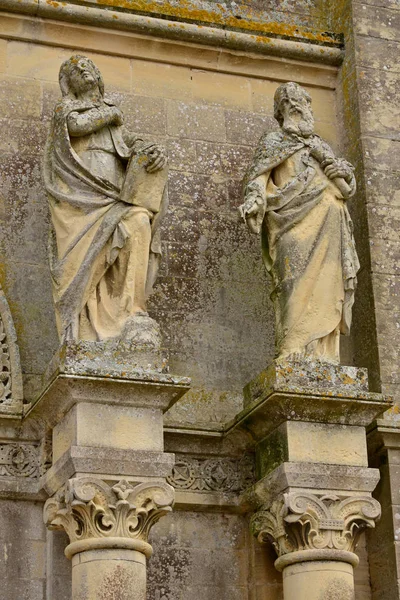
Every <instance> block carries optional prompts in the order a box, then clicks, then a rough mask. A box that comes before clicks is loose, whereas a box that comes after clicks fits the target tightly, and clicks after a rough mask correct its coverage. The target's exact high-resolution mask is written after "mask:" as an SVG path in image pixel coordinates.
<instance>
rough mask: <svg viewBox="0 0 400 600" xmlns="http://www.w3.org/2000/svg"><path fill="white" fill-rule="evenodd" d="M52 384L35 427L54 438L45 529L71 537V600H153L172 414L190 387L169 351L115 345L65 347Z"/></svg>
mask: <svg viewBox="0 0 400 600" xmlns="http://www.w3.org/2000/svg"><path fill="white" fill-rule="evenodd" d="M47 379H48V383H47V384H46V385H45V387H44V391H43V393H42V394H41V395H40V397H39V398H38V400H37V402H36V403H35V404H34V405H33V406H32V408H31V410H30V412H29V414H28V415H27V418H28V419H35V418H40V419H42V420H43V421H44V423H45V425H46V427H47V428H48V429H49V430H51V431H52V464H51V466H50V468H49V470H48V471H47V472H46V473H45V474H44V475H43V477H42V479H41V485H42V488H43V489H44V490H45V491H46V492H47V494H48V495H49V496H50V498H49V499H48V500H47V502H46V505H45V509H44V520H45V522H46V525H47V526H48V527H49V528H50V529H64V530H65V531H66V533H67V534H68V536H69V541H70V543H69V545H68V546H67V548H66V549H65V554H66V556H67V558H69V559H71V560H72V600H113V599H114V598H118V599H119V600H145V598H146V558H148V557H149V556H150V555H151V552H152V548H151V546H150V544H149V543H148V534H149V531H150V529H151V527H152V525H153V524H154V523H156V521H158V519H159V518H160V517H162V516H163V515H165V514H167V513H168V512H169V511H171V510H172V505H173V502H174V489H173V488H172V487H171V486H170V485H169V484H168V483H167V482H166V478H167V477H168V475H169V474H170V473H171V470H172V467H173V465H174V455H173V454H170V453H168V452H164V440H163V413H164V412H165V411H166V410H167V409H168V408H169V407H170V406H171V405H172V404H173V403H174V402H176V401H177V400H178V399H179V398H180V397H181V396H182V395H183V394H184V393H185V392H186V391H187V389H188V387H189V384H190V380H188V379H187V378H185V377H175V376H173V375H171V374H169V373H168V372H167V371H166V369H165V368H164V361H163V353H162V351H161V350H157V352H156V351H155V350H154V349H153V350H151V349H149V348H139V347H137V346H135V345H134V344H133V343H132V344H131V345H129V344H124V345H116V344H115V342H110V343H109V342H94V343H90V342H84V343H82V342H79V343H75V342H71V343H68V344H66V345H65V346H63V347H62V348H61V350H60V351H59V352H58V354H57V355H56V357H55V359H54V361H53V362H52V364H51V367H50V369H49V373H48V376H47Z"/></svg>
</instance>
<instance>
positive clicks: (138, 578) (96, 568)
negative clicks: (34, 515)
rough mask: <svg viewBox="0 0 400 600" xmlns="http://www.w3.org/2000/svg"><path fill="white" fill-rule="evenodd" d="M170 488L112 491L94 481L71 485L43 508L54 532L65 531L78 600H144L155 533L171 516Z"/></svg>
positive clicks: (151, 485)
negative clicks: (152, 533) (159, 523)
mask: <svg viewBox="0 0 400 600" xmlns="http://www.w3.org/2000/svg"><path fill="white" fill-rule="evenodd" d="M173 501H174V490H173V488H172V487H171V486H170V485H168V484H166V483H158V484H156V483H142V484H139V485H133V486H132V485H131V484H130V483H128V482H127V481H126V480H121V481H119V482H118V483H117V484H115V485H113V486H112V487H111V486H110V485H108V484H107V483H105V482H104V481H102V480H101V479H96V478H95V477H82V478H75V479H70V480H69V481H68V482H67V483H66V484H65V485H64V486H63V487H62V488H61V489H60V490H59V491H58V492H57V494H56V495H55V496H54V497H53V498H50V499H49V500H47V502H46V504H45V508H44V515H45V521H46V524H47V526H48V527H49V528H50V529H64V530H65V531H66V532H67V534H68V536H69V539H70V544H69V546H67V548H66V550H65V554H66V555H67V557H68V558H71V559H72V597H73V598H74V600H86V599H93V600H94V599H100V598H105V599H106V598H107V599H108V598H114V597H117V596H118V598H124V599H125V598H126V599H129V600H145V598H146V558H149V557H150V556H151V553H152V548H151V546H150V544H149V543H148V534H149V532H150V529H151V527H152V526H153V525H154V523H156V522H157V521H158V519H160V517H162V516H163V515H165V514H167V513H168V512H169V511H171V510H172V504H173Z"/></svg>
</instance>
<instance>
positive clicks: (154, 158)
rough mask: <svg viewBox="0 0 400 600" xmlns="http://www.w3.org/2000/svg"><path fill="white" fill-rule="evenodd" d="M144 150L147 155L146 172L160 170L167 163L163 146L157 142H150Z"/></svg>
mask: <svg viewBox="0 0 400 600" xmlns="http://www.w3.org/2000/svg"><path fill="white" fill-rule="evenodd" d="M146 152H147V156H148V163H147V167H146V171H147V172H148V173H155V172H156V171H161V169H163V168H164V167H165V165H166V164H167V157H166V155H165V150H164V148H163V147H162V146H159V145H158V144H151V146H149V147H148V148H146Z"/></svg>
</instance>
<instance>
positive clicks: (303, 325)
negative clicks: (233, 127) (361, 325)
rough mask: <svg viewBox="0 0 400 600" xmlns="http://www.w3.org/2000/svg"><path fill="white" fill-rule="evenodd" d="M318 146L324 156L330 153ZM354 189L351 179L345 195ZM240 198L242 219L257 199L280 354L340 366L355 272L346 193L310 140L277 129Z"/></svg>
mask: <svg viewBox="0 0 400 600" xmlns="http://www.w3.org/2000/svg"><path fill="white" fill-rule="evenodd" d="M316 138H317V136H314V139H316ZM319 143H320V145H321V146H322V147H323V149H324V153H325V156H326V155H331V156H332V157H333V156H334V155H333V151H332V150H331V149H330V148H329V146H328V145H327V144H326V143H325V142H323V141H322V140H319ZM342 181H343V180H342ZM354 191H355V181H354V178H353V180H352V181H351V182H350V184H349V194H348V196H347V197H350V196H351V195H352V194H353V193H354ZM244 195H245V204H244V205H243V207H242V214H243V215H244V216H246V209H247V210H249V209H250V207H251V206H252V205H253V204H254V202H257V204H258V205H259V209H260V213H259V214H261V218H260V221H262V223H260V224H261V236H262V249H263V259H264V263H265V265H266V268H267V270H268V271H269V273H270V274H271V276H272V281H273V290H272V294H271V298H272V300H273V303H274V308H275V315H276V349H277V355H278V356H279V357H296V358H302V357H305V356H307V355H311V356H313V357H314V358H321V359H322V360H330V361H334V362H338V361H339V332H340V333H343V334H348V333H349V330H350V324H351V310H352V305H353V302H354V291H355V287H356V281H357V280H356V274H357V271H358V269H359V262H358V258H357V254H356V250H355V244H354V239H353V233H352V231H353V227H352V221H351V218H350V215H349V213H348V209H347V207H346V204H345V201H344V197H343V194H342V193H341V191H340V190H339V189H338V187H337V185H335V182H334V181H331V180H330V179H329V178H328V177H327V176H326V175H325V174H324V172H323V169H322V168H321V165H320V163H319V161H318V160H317V159H316V158H314V156H313V155H312V153H311V150H310V146H309V142H308V141H307V138H305V139H303V138H299V137H298V136H291V135H286V134H284V133H282V132H280V133H270V134H267V135H265V136H263V137H262V138H261V140H260V144H259V147H258V149H257V151H256V153H255V156H254V159H253V163H252V165H251V167H250V169H249V172H248V174H247V176H246V179H245V189H244Z"/></svg>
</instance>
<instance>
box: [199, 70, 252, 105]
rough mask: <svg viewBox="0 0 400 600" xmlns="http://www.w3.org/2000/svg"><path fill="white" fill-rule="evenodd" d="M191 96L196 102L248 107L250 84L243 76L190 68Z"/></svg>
mask: <svg viewBox="0 0 400 600" xmlns="http://www.w3.org/2000/svg"><path fill="white" fill-rule="evenodd" d="M191 77H192V80H193V97H194V99H195V100H196V101H197V102H202V103H203V102H206V103H208V102H209V103H212V104H218V105H220V106H227V107H237V108H243V109H245V110H246V109H249V108H250V84H249V81H248V80H247V79H246V78H244V77H238V76H236V75H228V74H225V73H216V72H210V71H199V70H197V69H192V71H191Z"/></svg>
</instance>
